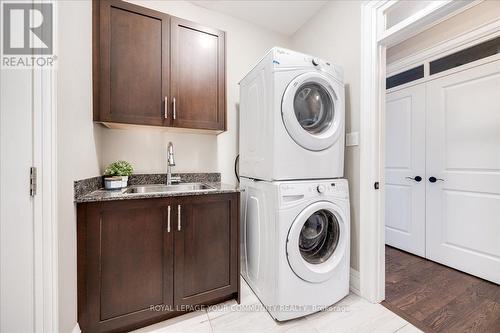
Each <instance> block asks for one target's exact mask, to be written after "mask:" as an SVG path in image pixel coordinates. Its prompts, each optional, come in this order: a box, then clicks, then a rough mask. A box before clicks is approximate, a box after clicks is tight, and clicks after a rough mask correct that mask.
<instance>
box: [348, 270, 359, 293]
mask: <svg viewBox="0 0 500 333" xmlns="http://www.w3.org/2000/svg"><path fill="white" fill-rule="evenodd" d="M349 274H350V277H349V290H350V291H351V292H352V293H354V294H356V295H361V291H360V290H359V271H357V270H355V269H354V268H352V267H351V268H350V273H349Z"/></svg>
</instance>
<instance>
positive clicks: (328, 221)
mask: <svg viewBox="0 0 500 333" xmlns="http://www.w3.org/2000/svg"><path fill="white" fill-rule="evenodd" d="M345 221H346V220H345V219H344V217H343V214H342V212H341V210H340V209H339V207H338V206H336V205H335V204H333V203H331V202H328V201H320V202H316V203H314V204H312V205H310V206H308V207H307V208H306V209H304V210H303V211H302V212H301V213H300V214H299V215H298V216H297V218H296V219H295V221H294V222H293V224H292V226H291V228H290V231H289V233H288V239H287V244H286V247H287V255H288V262H289V264H290V267H291V268H292V270H293V271H294V273H295V274H296V275H297V276H298V277H300V278H301V279H303V280H306V281H309V282H322V281H325V280H327V279H328V278H330V277H331V276H332V275H333V273H334V270H335V268H336V267H337V266H338V264H339V263H340V261H341V259H342V258H343V256H344V253H345V247H346V245H347V240H346V237H347V233H346V230H347V227H346V225H345V223H346V222H345Z"/></svg>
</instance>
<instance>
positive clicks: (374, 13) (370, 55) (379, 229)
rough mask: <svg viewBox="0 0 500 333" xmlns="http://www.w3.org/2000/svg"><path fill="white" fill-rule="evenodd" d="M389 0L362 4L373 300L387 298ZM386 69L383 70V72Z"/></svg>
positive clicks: (364, 243) (363, 193)
mask: <svg viewBox="0 0 500 333" xmlns="http://www.w3.org/2000/svg"><path fill="white" fill-rule="evenodd" d="M385 3H386V1H380V2H376V3H375V2H367V3H364V4H363V5H362V7H361V22H362V23H361V100H360V103H361V104H360V106H361V107H360V119H361V120H360V136H361V137H360V238H359V251H360V255H359V273H360V274H359V276H360V287H359V290H360V294H361V296H362V297H364V298H366V299H367V300H369V301H370V302H374V303H378V302H380V301H382V300H383V299H384V293H385V282H384V281H385V280H384V279H385V272H384V269H385V267H384V247H383V244H384V233H383V230H384V228H383V226H381V225H380V223H378V222H379V221H381V220H383V219H381V216H380V214H381V211H380V208H381V206H380V205H379V202H380V200H381V191H377V190H375V189H374V183H375V182H377V181H378V182H380V183H381V184H383V183H382V182H381V178H380V177H381V172H380V171H379V170H380V167H379V165H377V164H378V162H379V154H380V151H379V150H380V146H381V145H380V136H379V119H380V117H379V111H380V109H381V106H382V101H381V100H380V99H381V98H382V99H383V98H385V94H381V93H380V92H381V91H385V80H382V79H383V78H385V73H384V72H383V70H384V69H385V47H383V46H381V45H380V43H379V42H378V38H377V34H378V31H377V27H380V23H379V22H378V21H379V20H380V19H381V18H382V17H383V16H382V15H381V14H380V12H379V11H380V8H381V7H382V6H383V5H384V4H385ZM381 70H382V72H380V71H381Z"/></svg>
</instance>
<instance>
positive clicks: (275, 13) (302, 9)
mask: <svg viewBox="0 0 500 333" xmlns="http://www.w3.org/2000/svg"><path fill="white" fill-rule="evenodd" d="M326 2H327V1H316V0H310V1H299V0H295V1H258V0H254V1H247V0H238V1H235V0H233V1H227V0H213V1H191V3H193V4H195V5H197V6H200V7H203V8H207V9H210V10H213V11H217V12H220V13H223V14H227V15H229V16H232V17H236V18H239V19H241V20H244V21H247V22H250V23H253V24H255V25H258V26H260V27H262V28H265V29H268V30H271V31H275V32H278V33H281V34H283V35H286V36H291V35H293V34H294V33H295V32H296V31H297V30H298V29H299V28H300V27H301V26H302V25H303V24H304V23H306V22H307V21H308V20H309V19H310V18H311V17H312V16H313V15H314V14H315V13H316V12H317V11H318V10H319V9H320V8H321V7H322V6H323V5H324V4H325V3H326Z"/></svg>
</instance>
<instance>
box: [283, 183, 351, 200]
mask: <svg viewBox="0 0 500 333" xmlns="http://www.w3.org/2000/svg"><path fill="white" fill-rule="evenodd" d="M348 193H349V190H348V186H347V181H346V180H345V179H339V180H332V181H324V180H320V181H313V180H308V181H302V182H296V183H289V182H284V183H281V184H280V186H279V196H280V201H281V203H282V204H289V203H292V202H295V201H301V200H304V199H311V198H321V197H337V198H344V199H345V198H347V197H348Z"/></svg>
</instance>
